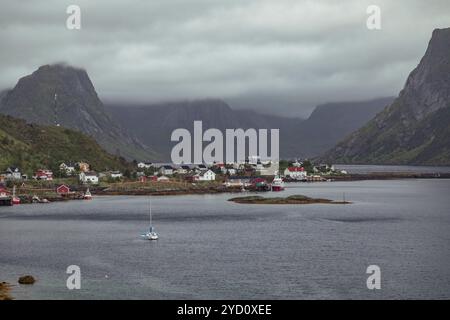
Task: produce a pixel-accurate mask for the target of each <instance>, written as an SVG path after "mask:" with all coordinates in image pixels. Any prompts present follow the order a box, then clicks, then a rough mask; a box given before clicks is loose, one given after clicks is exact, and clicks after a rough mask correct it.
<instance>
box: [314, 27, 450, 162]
mask: <svg viewBox="0 0 450 320" xmlns="http://www.w3.org/2000/svg"><path fill="white" fill-rule="evenodd" d="M449 108H450V28H446V29H436V30H434V31H433V35H432V38H431V40H430V42H429V45H428V48H427V51H426V53H425V55H424V57H423V58H422V59H421V61H420V63H419V65H418V66H417V67H416V68H415V69H414V70H413V71H412V72H411V74H410V75H409V77H408V80H407V81H406V84H405V87H404V89H403V90H402V91H401V92H400V94H399V96H398V98H397V99H396V100H395V101H394V102H393V103H392V105H390V106H389V107H387V108H386V109H385V110H383V111H382V112H381V113H379V114H378V115H377V116H376V117H375V118H374V119H373V120H371V121H370V122H369V123H368V124H367V125H365V126H364V127H363V128H361V129H360V130H358V131H356V132H354V133H353V134H352V135H350V136H349V137H348V138H347V139H346V140H344V141H343V142H342V143H340V144H338V145H337V146H336V147H335V148H333V149H332V150H331V151H329V152H327V153H326V154H325V155H324V157H323V158H324V159H326V160H328V161H332V162H338V163H379V164H428V165H449V164H450V157H449V148H450V147H449V146H450V135H449V133H450V132H449V131H450V129H449V126H450V111H448V109H449Z"/></svg>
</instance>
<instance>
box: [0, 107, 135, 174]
mask: <svg viewBox="0 0 450 320" xmlns="http://www.w3.org/2000/svg"><path fill="white" fill-rule="evenodd" d="M78 161H86V162H87V163H89V164H90V165H91V168H92V169H93V170H97V171H102V170H113V169H116V170H124V169H125V168H127V167H128V166H129V164H128V163H127V162H126V161H125V160H124V159H122V158H118V157H116V156H113V155H110V154H109V153H107V152H106V151H104V150H103V149H102V148H101V147H100V146H99V145H98V144H97V142H95V140H93V139H92V138H90V137H88V136H86V135H84V134H82V133H79V132H76V131H73V130H70V129H66V128H62V127H56V126H40V125H34V124H28V123H26V122H25V121H24V120H20V119H15V118H12V117H10V116H4V115H0V171H3V170H5V169H6V168H7V167H8V166H11V165H13V166H18V167H19V168H21V169H22V171H23V172H26V173H32V172H34V170H36V169H38V168H49V169H52V170H55V171H56V170H57V168H58V167H59V164H60V163H61V162H78Z"/></svg>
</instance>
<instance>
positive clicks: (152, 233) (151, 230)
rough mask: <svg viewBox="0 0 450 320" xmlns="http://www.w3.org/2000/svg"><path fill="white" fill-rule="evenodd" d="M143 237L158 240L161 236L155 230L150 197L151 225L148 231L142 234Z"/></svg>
mask: <svg viewBox="0 0 450 320" xmlns="http://www.w3.org/2000/svg"><path fill="white" fill-rule="evenodd" d="M141 237H143V238H145V239H147V240H158V238H159V236H158V234H157V233H156V232H155V229H154V228H153V226H152V201H151V198H150V226H149V228H148V232H146V233H144V234H141Z"/></svg>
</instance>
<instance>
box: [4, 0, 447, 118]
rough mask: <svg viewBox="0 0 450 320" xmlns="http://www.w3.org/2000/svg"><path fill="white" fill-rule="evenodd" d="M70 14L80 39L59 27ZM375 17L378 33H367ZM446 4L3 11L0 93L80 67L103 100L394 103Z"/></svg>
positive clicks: (7, 5)
mask: <svg viewBox="0 0 450 320" xmlns="http://www.w3.org/2000/svg"><path fill="white" fill-rule="evenodd" d="M69 4H78V5H79V6H80V7H81V10H82V30H80V31H69V30H67V29H66V28H65V19H66V16H67V15H66V13H65V10H66V7H67V6H68V5H69ZM369 4H378V5H380V7H381V9H382V30H381V31H368V30H367V29H366V27H365V20H366V17H367V15H366V12H365V11H366V8H367V6H368V5H369ZM449 7H450V5H449V3H448V0H435V1H428V2H425V1H421V0H413V1H411V0H408V1H407V0H402V1H388V0H379V1H369V0H347V1H332V0H322V1H312V0H308V1H298V0H281V1H279V0H272V1H269V0H249V1H240V0H239V1H238V0H226V1H225V0H222V1H211V0H196V1H193V0H177V1H174V0H172V1H167V0H164V1H155V0H149V1H139V0H134V1H127V2H126V3H125V2H114V3H111V1H106V0H102V1H87V0H83V1H65V0H63V1H60V0H51V1H45V2H43V1H20V2H17V1H2V4H1V8H2V10H1V12H0V41H1V43H2V50H1V52H0V67H1V70H2V73H1V74H0V88H5V87H11V86H13V85H14V84H15V82H16V81H17V79H18V78H19V77H21V76H24V75H26V74H28V73H30V72H32V71H33V70H35V69H36V68H37V67H38V66H39V65H42V64H47V63H54V62H61V61H65V62H67V63H69V64H72V65H75V66H79V67H83V68H85V69H86V70H87V71H88V72H89V75H90V76H91V78H92V80H93V82H94V84H95V86H96V88H97V91H98V93H99V94H100V96H101V97H102V98H103V99H104V100H107V101H112V100H116V101H117V100H121V101H131V102H141V103H142V102H156V101H162V100H176V99H186V98H203V97H215V98H222V99H225V100H226V101H229V102H231V103H232V104H233V106H236V107H239V108H254V109H259V110H262V111H264V112H271V113H275V112H276V113H279V114H286V115H292V116H306V115H307V114H308V113H309V112H310V111H311V108H312V107H313V106H314V105H316V104H319V103H323V102H329V101H337V100H346V101H347V100H360V99H370V98H373V97H379V96H390V95H396V94H397V93H398V91H399V90H400V89H401V87H402V86H403V84H404V81H405V80H406V77H407V75H408V73H409V72H410V71H411V70H412V68H414V67H415V65H416V64H417V63H418V62H419V60H420V58H421V56H422V55H423V53H424V52H425V49H426V45H427V42H428V40H429V38H430V36H431V32H432V30H433V29H434V28H439V27H448V23H449V21H450V19H449V18H450V10H448V9H449Z"/></svg>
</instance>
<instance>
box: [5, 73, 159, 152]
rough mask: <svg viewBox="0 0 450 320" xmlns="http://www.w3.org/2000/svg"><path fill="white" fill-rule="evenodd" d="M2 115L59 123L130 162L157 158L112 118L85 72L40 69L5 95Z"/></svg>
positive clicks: (46, 122) (43, 123)
mask: <svg viewBox="0 0 450 320" xmlns="http://www.w3.org/2000/svg"><path fill="white" fill-rule="evenodd" d="M55 93H56V94H57V99H56V101H55ZM0 113H3V114H7V115H11V116H13V117H17V118H21V119H25V120H27V121H29V122H31V123H36V124H42V125H52V124H53V125H54V124H55V123H59V124H61V125H62V126H64V127H67V128H71V129H74V130H78V131H80V132H83V133H85V134H87V135H89V136H92V137H94V138H95V139H96V140H97V141H98V142H99V143H100V144H101V145H102V146H103V147H104V148H105V149H106V150H108V151H109V152H111V153H114V154H120V155H122V156H124V157H127V158H129V159H133V158H137V159H145V158H148V157H152V156H155V155H154V154H152V153H151V150H150V149H149V148H147V147H146V146H145V145H143V144H141V143H140V142H139V141H138V140H137V139H135V138H133V137H132V136H131V135H129V134H127V133H126V132H124V130H123V129H122V128H121V127H120V126H119V125H118V124H117V123H116V122H115V121H114V120H113V119H112V118H111V116H110V114H109V113H108V112H107V111H106V110H105V108H104V106H103V103H102V102H101V101H100V99H99V97H98V96H97V93H96V92H95V89H94V86H93V84H92V82H91V80H90V79H89V76H88V74H87V73H86V71H85V70H82V69H77V68H73V67H70V66H66V65H61V64H57V65H45V66H42V67H40V68H39V69H38V70H37V71H35V72H33V73H32V74H31V75H28V76H25V77H23V78H21V79H20V80H19V81H18V83H17V84H16V86H15V87H14V89H12V90H10V91H8V92H7V93H6V95H5V96H4V97H3V99H2V102H1V104H0Z"/></svg>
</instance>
